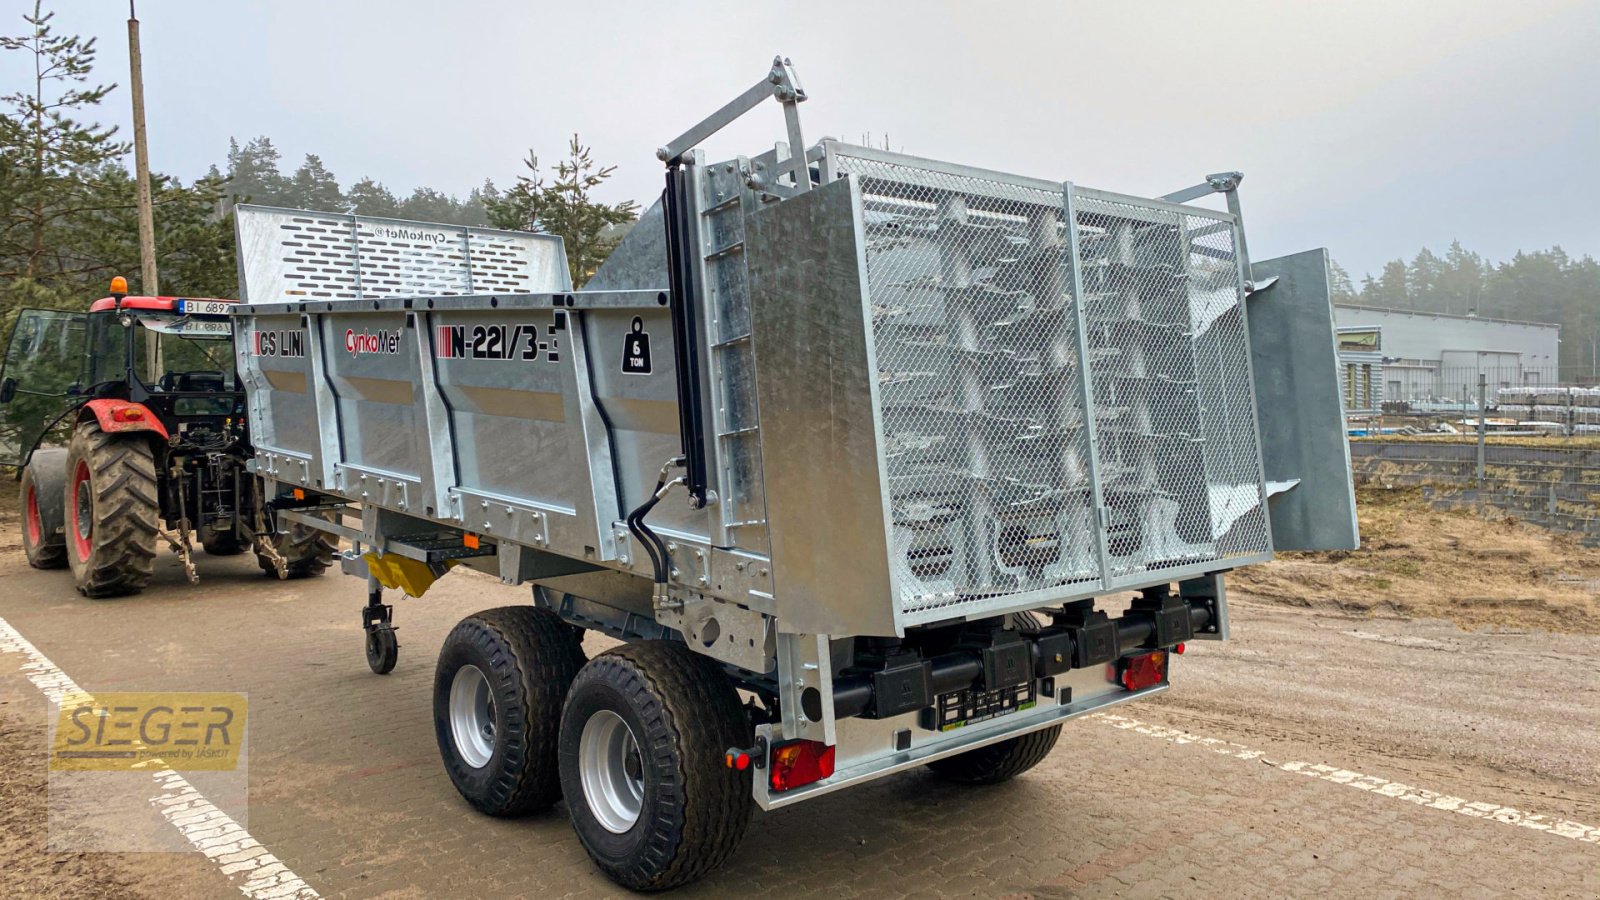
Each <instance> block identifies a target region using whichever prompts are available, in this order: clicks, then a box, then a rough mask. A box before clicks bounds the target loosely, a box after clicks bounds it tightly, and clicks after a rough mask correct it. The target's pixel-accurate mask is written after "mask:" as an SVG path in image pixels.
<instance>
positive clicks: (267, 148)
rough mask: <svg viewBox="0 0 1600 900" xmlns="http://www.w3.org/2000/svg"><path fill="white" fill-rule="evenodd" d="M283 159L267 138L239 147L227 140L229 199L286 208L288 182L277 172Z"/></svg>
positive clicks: (288, 190)
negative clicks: (284, 206)
mask: <svg viewBox="0 0 1600 900" xmlns="http://www.w3.org/2000/svg"><path fill="white" fill-rule="evenodd" d="M281 159H282V156H281V155H280V154H279V153H278V148H277V147H274V146H272V140H271V139H270V138H267V137H264V136H263V137H257V138H255V139H253V140H251V141H250V142H249V143H247V144H245V145H244V146H243V147H240V146H239V142H238V141H237V140H234V139H232V138H230V139H229V140H228V185H227V191H228V198H229V200H230V201H231V202H233V203H262V204H266V205H268V206H274V205H278V206H281V205H289V204H288V201H289V199H290V186H289V179H287V178H285V177H283V173H282V172H280V171H278V163H279V161H280V160H281Z"/></svg>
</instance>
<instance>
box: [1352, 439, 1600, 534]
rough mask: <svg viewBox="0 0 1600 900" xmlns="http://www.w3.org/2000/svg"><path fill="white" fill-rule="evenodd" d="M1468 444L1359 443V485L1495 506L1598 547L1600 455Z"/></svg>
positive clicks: (1355, 457) (1355, 465)
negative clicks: (1413, 489)
mask: <svg viewBox="0 0 1600 900" xmlns="http://www.w3.org/2000/svg"><path fill="white" fill-rule="evenodd" d="M1482 452H1483V459H1484V462H1483V474H1482V478H1481V479H1480V478H1479V475H1478V462H1477V459H1478V453H1479V448H1478V447H1477V446H1476V445H1474V444H1472V443H1468V442H1449V443H1446V442H1442V441H1426V440H1423V441H1396V440H1393V439H1386V440H1381V441H1375V440H1353V441H1351V442H1350V462H1351V467H1352V469H1353V471H1354V474H1355V478H1356V482H1357V483H1358V484H1372V485H1377V486H1380V487H1420V488H1422V489H1423V490H1424V491H1425V492H1427V493H1428V495H1429V499H1431V500H1433V501H1434V502H1436V503H1439V504H1441V505H1447V506H1456V507H1468V508H1481V507H1486V506H1487V507H1492V508H1494V509H1497V510H1501V511H1504V512H1509V513H1512V514H1514V515H1517V516H1520V517H1522V518H1524V519H1527V520H1529V521H1531V522H1534V523H1536V524H1540V525H1543V526H1545V527H1548V528H1554V529H1557V530H1561V531H1570V532H1577V533H1579V534H1581V535H1583V536H1584V541H1585V543H1600V450H1589V449H1584V448H1581V447H1561V446H1531V445H1530V446H1514V445H1505V444H1490V445H1488V446H1486V447H1484V448H1483V449H1482Z"/></svg>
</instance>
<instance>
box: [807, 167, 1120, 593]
mask: <svg viewBox="0 0 1600 900" xmlns="http://www.w3.org/2000/svg"><path fill="white" fill-rule="evenodd" d="M835 165H836V167H837V171H838V172H840V173H841V174H853V175H855V176H856V177H857V180H858V182H859V184H860V186H861V191H862V194H863V199H864V203H865V209H864V221H863V227H864V230H865V235H864V237H865V241H866V264H867V289H868V295H869V299H870V303H871V309H872V333H873V345H874V349H875V351H876V356H877V368H878V379H879V391H880V399H881V415H882V441H883V445H884V447H885V456H886V458H887V459H886V462H887V472H886V476H887V484H888V490H889V500H890V506H891V514H892V517H893V525H892V535H891V554H892V561H891V564H892V568H893V572H894V577H895V583H896V585H897V587H898V592H899V597H898V598H897V599H898V601H899V603H900V607H901V610H902V612H904V613H906V614H908V615H912V616H917V615H918V614H922V615H921V617H923V618H926V617H928V616H927V614H929V613H930V612H933V611H938V613H935V614H940V613H942V612H943V611H944V610H945V609H946V608H951V607H958V609H950V612H952V613H954V612H968V611H970V609H971V608H972V607H973V606H974V605H977V604H985V603H990V602H994V601H997V600H1000V601H1002V602H1003V598H1004V597H1006V596H1009V595H1014V594H1019V593H1024V592H1029V591H1035V590H1042V589H1047V588H1052V587H1057V586H1062V585H1074V584H1075V585H1083V584H1085V583H1089V582H1093V581H1094V580H1096V579H1097V578H1098V577H1099V574H1100V571H1099V555H1098V550H1097V546H1096V540H1095V531H1094V528H1093V525H1092V522H1093V517H1094V506H1095V498H1094V495H1093V491H1092V489H1091V485H1090V480H1089V474H1088V459H1089V440H1088V433H1087V430H1086V428H1085V422H1084V411H1083V403H1082V397H1083V383H1082V366H1081V364H1080V362H1081V360H1080V356H1079V340H1078V326H1077V313H1076V311H1075V309H1074V305H1073V300H1072V297H1071V290H1070V288H1071V269H1070V258H1069V256H1068V254H1067V252H1066V247H1067V244H1066V237H1065V235H1066V229H1065V228H1064V219H1063V214H1062V194H1061V192H1060V190H1046V189H1042V188H1039V187H1035V186H1031V185H1027V184H1021V183H1015V182H1009V181H1006V180H1003V179H1000V178H993V179H991V178H986V177H982V176H979V175H973V176H962V175H956V174H949V173H945V172H940V171H933V170H930V169H926V168H921V167H918V166H915V165H902V164H896V163H892V162H886V161H882V160H878V159H866V158H857V157H849V156H841V157H838V158H837V159H836V162H835Z"/></svg>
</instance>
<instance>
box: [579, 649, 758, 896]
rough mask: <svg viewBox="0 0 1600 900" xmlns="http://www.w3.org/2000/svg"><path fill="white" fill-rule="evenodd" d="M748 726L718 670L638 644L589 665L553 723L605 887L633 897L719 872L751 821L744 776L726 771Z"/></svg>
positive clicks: (692, 657) (685, 652)
mask: <svg viewBox="0 0 1600 900" xmlns="http://www.w3.org/2000/svg"><path fill="white" fill-rule="evenodd" d="M751 740H752V738H751V729H750V721H749V718H748V716H746V714H745V712H744V710H743V709H742V708H741V707H740V705H739V695H738V694H737V693H736V692H735V691H734V688H733V684H732V683H731V682H730V681H729V680H728V677H727V676H726V675H725V674H723V672H722V671H721V669H720V668H719V667H718V666H717V664H716V663H714V662H713V661H711V660H710V659H709V658H707V657H704V656H701V655H699V654H697V653H694V652H693V651H691V650H690V649H689V648H688V647H686V646H684V645H683V644H679V643H669V642H666V641H646V642H642V643H637V644H630V645H628V646H626V647H619V648H616V649H614V650H611V651H608V652H606V653H603V654H601V655H600V656H597V657H595V658H594V659H593V660H591V661H590V662H589V664H588V665H586V666H584V667H583V671H581V672H579V673H578V677H577V680H576V681H574V682H573V684H572V691H571V693H569V694H568V695H567V706H566V710H565V711H564V712H563V713H562V716H561V791H562V794H563V795H564V796H565V797H566V801H567V809H568V811H569V812H570V813H571V815H572V825H573V828H574V829H575V830H576V831H577V832H578V839H579V840H580V841H582V843H583V847H584V849H585V850H587V851H588V852H589V857H590V858H591V859H593V860H594V862H595V864H596V865H598V866H599V867H600V869H601V870H602V871H604V872H605V874H606V875H607V876H608V877H610V878H611V880H613V881H615V882H617V883H618V884H620V885H623V886H624V887H627V888H631V889H633V890H640V891H652V890H665V889H667V888H673V887H677V886H679V885H682V884H687V883H688V882H691V881H694V880H695V879H698V878H700V877H702V876H704V875H705V874H706V873H708V872H710V871H711V870H712V869H715V868H716V867H717V866H720V865H721V864H722V863H723V862H725V861H726V860H727V859H728V857H729V856H731V855H733V851H734V850H735V849H736V848H737V847H738V846H739V842H740V840H741V839H742V838H743V837H744V832H745V827H746V826H747V825H748V824H749V822H750V810H751V799H750V773H749V771H748V770H747V771H744V772H740V771H737V770H734V769H729V768H726V767H725V766H724V763H723V754H724V753H725V752H726V751H727V749H728V748H729V747H744V746H748V745H749V744H750V742H751Z"/></svg>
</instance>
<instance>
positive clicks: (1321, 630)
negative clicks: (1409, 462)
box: [0, 547, 1600, 898]
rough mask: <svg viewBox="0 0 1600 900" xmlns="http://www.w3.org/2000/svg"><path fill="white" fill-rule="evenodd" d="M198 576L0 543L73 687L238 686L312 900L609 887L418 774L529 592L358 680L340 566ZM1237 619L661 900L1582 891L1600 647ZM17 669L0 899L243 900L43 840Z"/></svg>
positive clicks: (435, 612) (1589, 842) (255, 755)
mask: <svg viewBox="0 0 1600 900" xmlns="http://www.w3.org/2000/svg"><path fill="white" fill-rule="evenodd" d="M203 573H204V578H205V580H204V582H203V583H202V584H200V585H199V586H194V587H190V586H187V585H184V584H182V583H181V578H180V576H179V573H178V571H177V569H176V567H175V565H173V564H172V560H171V558H170V557H167V556H163V557H162V558H161V560H160V564H159V577H158V581H157V583H156V584H155V585H154V586H153V587H152V588H151V590H149V591H148V592H147V593H145V594H144V595H142V596H139V597H135V598H127V599H120V600H103V601H93V600H86V599H83V598H81V597H79V596H77V595H76V594H75V593H74V592H73V591H72V589H71V587H70V585H69V581H68V578H67V576H66V575H65V574H64V573H59V572H37V571H34V570H31V569H29V568H28V567H27V566H26V564H25V563H24V562H23V561H22V559H21V554H20V552H19V551H17V550H16V549H15V548H14V547H13V548H12V549H7V550H0V619H4V620H5V621H6V622H7V623H9V624H10V626H11V627H13V628H14V629H15V630H16V632H18V633H19V634H21V635H22V636H23V637H24V638H25V639H26V640H27V641H29V642H31V644H32V645H33V647H35V648H36V649H37V651H38V652H39V653H40V654H42V655H43V656H44V657H47V658H48V659H49V660H50V661H52V662H53V663H54V664H55V665H57V666H59V667H60V669H61V670H62V672H64V673H65V674H66V675H67V676H69V677H70V678H72V679H74V680H75V681H76V682H77V683H78V684H79V685H81V686H83V687H84V688H85V689H88V690H91V691H95V690H117V689H123V690H132V689H138V690H160V689H172V690H236V691H245V692H248V694H249V698H250V704H251V727H252V736H251V744H250V754H249V760H250V769H249V774H250V803H249V810H248V813H249V815H248V820H247V827H248V829H249V831H250V832H251V833H252V834H253V835H254V837H255V838H256V839H257V840H258V841H259V842H260V843H261V844H263V845H265V847H266V848H267V849H268V850H269V851H270V852H271V853H272V854H275V855H276V857H277V858H278V859H280V860H281V861H282V862H283V863H284V864H285V866H286V867H287V868H288V869H289V870H292V872H293V873H294V874H296V875H298V876H299V877H300V878H302V879H303V880H304V881H305V883H306V884H307V885H309V886H310V887H311V888H313V889H314V890H316V891H317V892H319V893H320V894H322V895H323V896H329V897H374V896H386V897H446V896H491V895H495V896H515V895H526V896H539V897H588V896H606V895H613V894H615V893H616V890H615V888H614V887H613V886H612V885H610V884H609V883H608V882H606V881H604V880H603V879H602V878H600V877H599V876H598V875H597V874H596V873H595V871H594V870H593V869H592V868H591V867H590V866H589V863H588V860H587V858H586V857H585V856H584V854H583V851H582V849H581V848H580V847H579V845H578V843H577V841H576V839H575V838H574V836H573V834H572V832H571V829H570V827H569V826H568V824H567V822H566V819H565V816H564V813H563V812H562V811H561V810H559V809H558V810H556V811H553V812H550V813H548V814H543V815H536V816H533V817H531V818H527V819H520V820H494V819H490V818H487V817H484V816H480V815H477V814H475V813H473V812H472V811H470V810H469V809H468V808H467V807H466V805H465V804H464V803H463V802H462V801H461V800H460V799H459V797H458V796H457V795H456V794H455V791H454V790H453V788H452V787H451V785H450V783H449V781H448V779H447V778H446V777H445V775H444V774H443V772H442V771H441V769H440V767H439V764H438V759H437V752H436V749H435V745H434V737H433V733H432V724H431V716H430V710H429V691H430V688H431V679H432V668H433V658H434V656H435V654H436V653H437V651H438V648H439V645H440V643H441V641H442V640H443V638H444V635H445V633H446V632H447V631H448V630H449V628H450V627H451V626H452V625H453V624H454V623H455V622H456V621H457V620H458V619H459V618H461V617H462V616H464V615H467V614H469V613H471V612H474V611H476V610H478V609H482V608H487V607H490V606H498V605H506V604H512V603H520V602H525V600H526V594H525V593H524V592H523V591H520V590H514V589H511V588H505V587H502V586H500V585H499V584H497V583H496V582H493V581H491V580H489V579H485V578H481V577H476V576H473V575H452V576H450V577H449V578H447V579H445V580H444V581H442V582H440V583H439V585H438V586H437V587H436V588H435V589H434V591H433V592H431V593H430V594H429V596H428V598H427V599H426V600H406V601H401V603H400V605H399V607H398V609H397V610H396V615H397V621H398V623H399V624H400V626H401V631H400V639H401V641H402V644H403V647H402V649H401V657H400V665H399V668H398V669H397V670H396V671H395V673H394V674H393V675H390V676H388V677H379V676H375V675H372V674H370V673H369V672H368V671H367V668H366V665H365V662H364V660H363V658H362V656H361V640H360V634H361V632H360V625H359V616H358V607H359V605H360V604H361V603H362V601H363V586H362V584H361V583H360V582H358V581H357V580H355V579H350V578H343V577H338V576H334V575H329V576H326V577H324V578H320V579H314V580H308V581H300V582H282V583H280V582H276V581H270V580H266V579H264V578H262V577H260V575H259V574H258V573H257V572H256V570H255V566H254V564H253V562H252V561H250V560H247V559H243V558H240V559H231V560H203ZM1234 623H1235V626H1234V627H1235V637H1236V638H1237V640H1235V641H1233V642H1230V643H1228V644H1222V645H1215V644H1211V645H1191V650H1190V652H1189V653H1188V655H1187V656H1186V657H1184V658H1183V659H1182V660H1181V663H1182V665H1181V668H1180V670H1179V672H1178V673H1177V676H1176V681H1175V686H1174V688H1173V690H1172V691H1171V692H1169V693H1168V694H1167V695H1165V696H1164V697H1162V698H1159V699H1157V700H1153V701H1150V702H1146V703H1143V704H1137V705H1132V706H1125V707H1120V708H1118V709H1117V710H1116V712H1117V713H1118V716H1114V717H1102V718H1098V719H1088V720H1080V721H1079V722H1077V723H1075V724H1073V725H1069V726H1068V728H1067V730H1066V733H1065V734H1064V736H1063V739H1062V741H1061V743H1060V744H1059V745H1058V746H1057V748H1056V750H1055V752H1054V753H1053V754H1052V756H1051V757H1050V758H1049V759H1048V760H1047V761H1046V762H1045V763H1044V764H1043V765H1041V766H1040V767H1039V768H1038V769H1035V770H1034V771H1033V772H1031V773H1029V774H1028V775H1027V776H1024V777H1022V778H1020V779H1018V780H1016V781H1015V782H1013V783H1010V784H1007V785H1004V786H1001V787H997V788H988V789H977V790H972V789H961V788H958V787H953V786H950V785H946V784H943V783H941V782H938V781H935V780H934V779H932V778H930V777H928V776H927V775H925V774H923V773H920V772H913V773H907V774H903V775H900V776H896V777H891V778H888V779H884V780H882V781H879V782H876V783H874V784H872V785H869V786H866V787H864V788H861V789H857V790H853V791H846V792H841V793H838V794H833V795H829V796H826V797H823V798H819V799H818V800H815V801H812V802H810V803H807V804H802V805H801V806H799V807H796V808H793V809H789V810H784V811H780V812H777V813H772V814H759V813H758V814H757V817H756V820H755V822H754V823H753V825H752V828H751V830H750V833H749V837H748V839H747V840H746V842H745V844H744V846H743V848H742V849H741V850H740V851H739V853H738V854H737V856H736V857H735V858H734V859H733V861H732V862H731V864H730V865H728V866H727V867H726V868H725V869H723V870H722V871H721V872H719V873H718V874H716V875H715V876H714V877H712V878H711V879H709V880H708V881H706V882H704V883H702V884H700V885H698V886H696V887H693V888H690V889H687V890H684V891H682V892H680V895H681V896H688V897H694V896H721V895H728V894H735V893H737V894H739V895H741V896H759V895H766V894H783V895H788V896H816V895H830V896H840V897H849V896H869V897H880V896H911V895H914V896H919V897H921V896H938V897H942V896H950V897H971V896H981V897H995V896H1007V897H1041V898H1044V897H1068V896H1072V897H1078V896H1083V897H1101V896H1126V897H1160V896H1174V897H1178V896H1260V897H1267V896H1282V895H1285V894H1289V895H1311V894H1326V893H1335V894H1339V895H1355V896H1401V895H1412V894H1416V893H1420V892H1423V891H1427V892H1429V893H1433V892H1446V891H1448V892H1450V893H1452V894H1457V895H1460V896H1466V897H1479V896H1482V897H1489V896H1502V895H1505V894H1508V893H1513V892H1514V893H1517V894H1530V895H1538V896H1547V897H1548V896H1554V897H1563V896H1572V897H1592V896H1596V895H1600V830H1591V829H1589V828H1588V825H1600V787H1597V784H1600V737H1597V735H1600V671H1597V667H1596V665H1595V663H1594V660H1595V659H1596V657H1597V656H1600V639H1597V638H1594V637H1551V636H1544V635H1526V634H1513V635H1497V636H1496V635H1481V634H1462V633H1460V632H1457V631H1455V630H1454V629H1452V628H1450V627H1448V626H1444V625H1440V624H1436V623H1434V624H1430V623H1402V622H1398V621H1374V620H1352V619H1339V618H1330V617H1327V616H1322V615H1314V614H1310V613H1305V612H1297V611H1290V610H1284V609H1281V608H1277V607H1273V606H1268V605H1256V604H1250V603H1248V602H1244V603H1239V604H1238V605H1237V606H1236V612H1235V615H1234ZM595 646H598V645H595ZM0 650H3V648H0ZM23 662H24V659H23V656H22V655H21V654H20V653H18V652H11V653H6V652H0V752H3V754H4V759H5V767H4V769H0V772H3V773H4V774H3V777H0V807H3V808H5V810H6V811H5V812H3V813H0V826H4V827H3V828H0V830H3V831H5V832H6V833H7V834H8V835H9V837H7V838H6V839H5V842H4V843H0V851H3V853H4V855H5V856H6V857H7V858H8V859H7V865H6V866H4V867H3V868H0V894H3V895H7V896H11V895H16V894H19V893H23V892H41V891H49V892H51V893H55V894H58V895H84V896H92V895H95V894H98V893H102V892H112V893H117V894H124V893H132V894H144V895H148V896H196V897H212V896H216V897H223V896H239V893H238V888H237V883H236V882H235V881H230V879H229V877H227V876H224V875H223V874H221V872H220V870H219V869H218V867H217V866H216V865H214V864H212V863H210V862H208V861H207V860H206V859H205V858H204V857H203V856H201V855H200V854H196V853H188V854H159V855H157V854H96V855H87V856H82V855H58V854H48V853H45V852H44V851H43V850H42V848H41V843H42V839H43V836H44V833H45V829H44V821H43V820H44V801H43V799H42V785H43V773H42V765H43V744H44V733H45V703H44V700H43V695H42V694H41V693H40V692H39V690H38V688H37V687H36V685H35V684H34V683H33V682H32V681H30V680H29V679H28V678H27V677H26V676H27V674H28V673H27V672H24V671H23ZM35 674H36V673H35ZM1582 823H1588V825H1585V824H1582Z"/></svg>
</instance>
